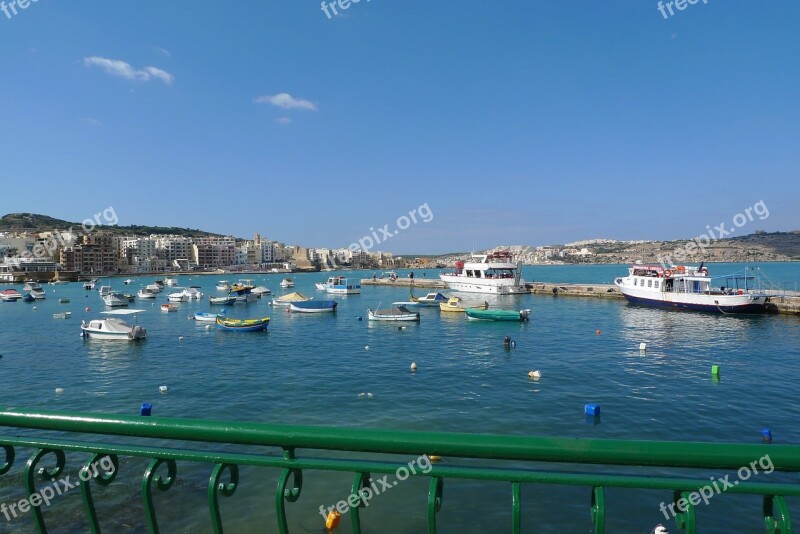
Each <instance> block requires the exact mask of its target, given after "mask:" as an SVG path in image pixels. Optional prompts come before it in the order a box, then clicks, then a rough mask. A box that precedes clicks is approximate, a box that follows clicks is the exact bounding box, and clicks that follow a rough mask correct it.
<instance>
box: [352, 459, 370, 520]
mask: <svg viewBox="0 0 800 534" xmlns="http://www.w3.org/2000/svg"><path fill="white" fill-rule="evenodd" d="M369 478H370V477H369V473H368V472H362V473H356V475H355V477H354V478H353V488H352V491H351V492H350V495H356V496H358V497H359V500H358V502H357V503H356V505H355V506H351V507H350V524H351V525H352V526H353V534H361V515H360V511H359V508H361V505H362V502H363V501H362V495H363V493H362V490H363V489H364V488H369ZM369 491H370V492H372V490H371V489H370V490H369Z"/></svg>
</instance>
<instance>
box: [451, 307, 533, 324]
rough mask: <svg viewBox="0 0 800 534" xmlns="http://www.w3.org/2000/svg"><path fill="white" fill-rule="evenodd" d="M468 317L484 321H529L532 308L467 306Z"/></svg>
mask: <svg viewBox="0 0 800 534" xmlns="http://www.w3.org/2000/svg"><path fill="white" fill-rule="evenodd" d="M464 311H465V313H466V314H467V318H468V319H478V320H482V321H517V322H519V321H527V320H528V319H529V318H530V315H531V310H529V309H523V310H494V309H492V310H489V309H481V308H467V309H466V310H464Z"/></svg>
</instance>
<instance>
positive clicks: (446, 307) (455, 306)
mask: <svg viewBox="0 0 800 534" xmlns="http://www.w3.org/2000/svg"><path fill="white" fill-rule="evenodd" d="M439 309H440V310H441V311H443V312H459V313H463V312H464V310H465V309H466V308H464V306H462V305H461V297H450V298H449V299H448V300H447V302H440V303H439Z"/></svg>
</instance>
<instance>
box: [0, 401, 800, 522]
mask: <svg viewBox="0 0 800 534" xmlns="http://www.w3.org/2000/svg"><path fill="white" fill-rule="evenodd" d="M0 426H3V427H11V428H17V429H29V430H26V431H25V432H22V433H23V434H26V435H25V436H9V435H6V434H5V433H4V434H3V435H0V448H2V449H3V451H4V452H5V459H4V461H3V463H2V464H0V476H1V475H5V474H6V473H8V472H9V471H10V470H11V469H12V467H13V465H14V462H15V459H16V452H17V449H19V448H22V449H32V450H33V451H34V452H33V454H32V455H31V456H30V458H29V459H28V460H27V463H26V464H25V467H24V480H25V490H26V492H27V495H28V498H29V502H30V503H31V504H32V505H33V506H32V507H31V510H30V511H31V513H32V517H33V520H34V522H35V524H36V527H37V529H38V531H39V532H47V527H46V525H45V520H44V517H43V515H42V512H41V503H40V504H38V505H37V504H36V503H34V498H35V497H34V496H35V495H37V494H39V495H41V490H37V482H40V483H41V482H49V481H52V480H54V479H56V478H58V477H59V476H60V475H61V474H62V472H63V471H64V468H65V465H66V455H67V453H68V452H70V453H86V454H88V456H87V457H86V461H85V463H84V464H83V467H82V468H81V470H80V473H81V476H80V479H81V480H82V481H83V480H84V477H83V475H84V474H88V475H89V476H86V480H85V481H83V482H81V483H80V489H81V492H82V496H83V508H84V513H85V515H86V518H87V520H88V523H89V526H90V529H91V531H92V532H94V533H98V532H100V526H99V521H98V518H97V513H96V510H95V505H94V500H93V497H92V485H94V484H97V485H98V486H108V485H109V484H111V483H112V482H113V481H114V479H115V478H116V475H117V473H118V471H119V468H120V463H119V457H120V456H123V457H141V458H147V459H149V460H150V462H149V464H148V467H147V469H146V470H145V472H144V474H143V476H142V482H141V492H142V500H143V505H144V515H145V521H146V523H147V526H148V529H149V531H150V532H153V533H156V532H158V531H159V528H158V521H157V518H156V513H155V508H154V502H153V501H154V492H153V488H154V486H155V488H157V489H158V490H161V491H166V490H168V489H169V488H170V487H171V486H172V485H173V484H174V482H175V480H176V478H177V463H176V462H179V461H188V462H201V463H207V464H210V465H211V466H212V467H211V475H210V477H209V480H208V486H207V498H208V508H209V514H210V521H211V524H212V525H213V528H214V532H222V531H223V520H222V516H221V513H220V496H222V497H231V496H232V495H233V494H234V493H235V491H236V489H237V486H238V484H239V467H240V466H260V467H270V468H277V469H279V470H280V476H279V480H278V485H277V488H276V493H275V506H276V510H275V511H276V516H277V523H278V525H277V526H278V531H279V532H281V533H287V532H288V531H289V528H288V523H287V516H286V504H287V503H293V502H296V501H297V500H298V499H299V498H300V496H301V493H302V489H303V480H304V474H306V473H308V472H310V471H339V472H349V473H353V475H354V478H353V484H352V488H347V489H351V490H352V494H353V495H357V494H358V493H359V492H360V491H363V488H366V487H367V486H368V483H369V481H370V480H372V479H371V476H372V474H389V475H391V474H396V473H397V472H398V471H397V470H398V468H401V467H404V466H406V465H407V464H406V463H404V462H400V461H370V460H364V459H360V460H359V459H333V458H315V457H305V456H300V455H298V454H297V451H298V450H300V449H303V450H305V449H309V450H317V451H321V450H324V451H346V452H348V453H379V454H397V455H405V457H407V456H408V455H414V456H415V457H417V456H418V457H420V458H421V457H422V456H424V455H427V456H426V457H428V458H430V456H432V455H438V456H444V457H447V458H448V460H449V461H448V465H441V464H429V465H428V467H429V469H425V470H424V472H423V470H416V471H415V472H414V473H409V475H410V476H414V477H427V478H429V479H430V482H429V489H428V506H427V523H428V531H429V532H436V525H437V522H436V519H437V514H438V512H439V510H440V509H441V506H442V500H443V497H444V481H445V479H471V480H482V481H501V482H507V483H510V485H511V523H510V527H511V530H512V531H513V532H515V533H519V532H520V531H521V530H522V522H521V511H522V485H523V484H547V485H553V484H555V485H565V486H583V487H586V488H588V490H589V491H588V495H587V497H589V499H587V503H589V504H590V506H589V510H588V511H587V512H589V513H590V514H591V519H592V522H593V524H594V529H595V532H597V533H602V532H604V528H605V516H606V504H605V489H606V488H636V489H654V490H664V491H666V492H669V493H668V495H670V497H671V502H672V505H673V507H674V508H673V509H674V511H675V513H676V516H675V519H676V524H677V525H678V527H679V528H681V529H683V530H685V531H686V532H690V533H692V532H695V531H696V529H697V524H696V523H697V521H696V516H695V512H696V510H695V508H696V506H697V504H698V503H694V502H692V494H693V492H698V491H700V490H701V488H704V487H707V486H708V485H709V478H708V477H707V476H703V477H700V476H698V477H696V478H677V477H665V476H648V473H652V470H653V468H693V469H700V470H709V469H720V470H739V469H740V468H742V467H743V466H744V467H746V466H748V465H751V464H753V463H754V460H757V459H759V458H764V457H766V456H767V455H768V457H769V459H770V464H771V466H772V467H773V468H774V470H775V471H783V472H790V473H797V472H800V446H796V445H764V444H760V445H755V444H753V445H750V444H716V443H693V442H660V441H627V440H607V439H572V438H551V437H525V436H497V435H483V434H456V433H444V432H411V431H388V430H362V429H343V428H329V427H311V426H294V425H276V424H263V423H239V422H223V421H206V420H194V419H168V418H155V417H152V418H151V417H131V416H116V415H95V414H87V413H63V412H25V411H17V410H14V411H8V410H7V411H3V412H0ZM30 430H39V431H58V432H59V433H62V432H66V433H76V434H100V435H106V436H126V437H127V438H130V439H131V440H132V441H135V442H137V443H138V442H143V441H145V440H146V439H155V440H162V441H163V440H169V441H171V440H175V441H180V442H202V443H205V444H227V445H251V446H269V447H278V448H280V449H282V451H283V454H282V455H274V456H269V455H266V454H263V453H262V454H258V453H253V452H225V451H219V450H213V451H205V450H191V449H186V448H179V447H177V446H176V447H174V448H173V447H170V448H165V447H154V446H139V445H118V444H113V443H95V442H89V441H73V440H70V439H62V438H58V439H51V438H49V437H48V438H39V437H28V436H27V435H28V434H37V433H36V432H30ZM176 445H178V444H177V443H176ZM181 447H182V444H181ZM0 458H2V457H1V456H0ZM455 458H462V459H483V460H493V461H497V464H498V465H497V466H491V467H484V466H482V465H481V466H476V465H461V466H459V465H455V463H454V461H453V460H454V459H455ZM45 459H48V461H54V462H55V466H54V467H49V468H48V467H40V464H43V463H45V462H44V460H45ZM501 461H514V462H517V463H518V462H556V463H559V464H570V466H569V467H570V468H571V469H573V471H559V470H554V469H550V470H542V469H540V468H539V467H538V465H537V466H530V467H525V468H519V467H518V466H517V467H514V468H508V467H503V466H502V463H501ZM98 463H100V465H104V466H105V467H104V468H103V469H100V470H98V469H97V465H98ZM465 463H470V462H465ZM472 463H475V462H472ZM481 463H485V462H481ZM48 465H49V464H48ZM581 465H584V466H585V465H604V466H637V467H639V468H640V470H641V474H637V475H630V474H608V473H581V472H575V471H574V468H575V467H580V466H581ZM762 469H763V466H762ZM92 470H94V476H92ZM626 470H629V469H628V468H626ZM406 472H408V469H406ZM637 472H638V470H637ZM158 473H161V474H158ZM768 480H769V477H760V478H759V480H758V482H755V481H747V482H744V481H743V482H741V483H738V481H737V483H736V484H735V485H734V484H731V487H727V488H725V493H731V494H751V495H760V496H762V499H763V518H764V525H765V528H766V531H767V532H770V533H782V534H786V533H790V532H792V523H791V517H790V515H789V510H788V506H787V504H786V497H797V496H800V484H786V483H773V482H769V481H768ZM343 489H345V488H343ZM39 500H41V498H40V499H39ZM681 501H683V503H684V504H681ZM676 503H677V504H678V505H677V506H676ZM361 509H362V506H361V505H359V504H356V505H353V507H352V508H350V511H349V514H350V523H351V528H352V531H353V532H354V533H359V532H361V521H362V519H364V518H362V517H361Z"/></svg>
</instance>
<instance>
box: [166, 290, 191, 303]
mask: <svg viewBox="0 0 800 534" xmlns="http://www.w3.org/2000/svg"><path fill="white" fill-rule="evenodd" d="M167 300H169V301H170V302H189V297H187V296H186V295H185V294H184V293H183V292H180V293H170V294H168V295H167Z"/></svg>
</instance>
